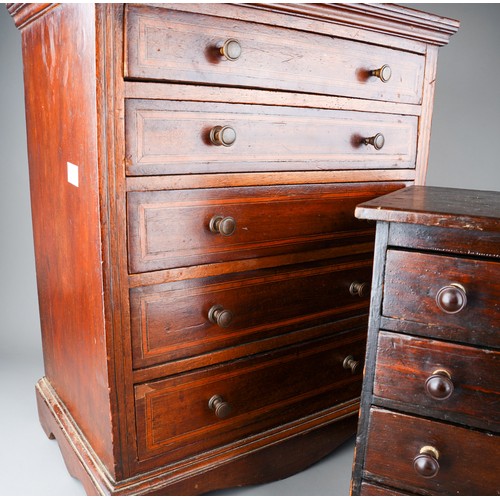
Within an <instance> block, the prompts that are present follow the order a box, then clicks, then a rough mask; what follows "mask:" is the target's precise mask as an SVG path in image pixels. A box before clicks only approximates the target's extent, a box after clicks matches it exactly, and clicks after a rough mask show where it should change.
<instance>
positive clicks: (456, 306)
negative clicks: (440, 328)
mask: <svg viewBox="0 0 500 500" xmlns="http://www.w3.org/2000/svg"><path fill="white" fill-rule="evenodd" d="M436 304H437V306H438V307H439V309H441V311H443V312H444V313H446V314H457V313H459V312H460V311H461V310H462V309H463V308H464V307H465V306H466V304H467V293H466V292H465V288H464V287H463V286H462V285H460V284H458V283H452V284H451V285H448V286H444V287H443V288H441V290H439V292H438V293H437V295H436Z"/></svg>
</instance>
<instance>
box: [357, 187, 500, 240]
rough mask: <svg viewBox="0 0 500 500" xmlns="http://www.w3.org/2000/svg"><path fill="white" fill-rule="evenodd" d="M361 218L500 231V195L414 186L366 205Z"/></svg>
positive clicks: (491, 192) (360, 209)
mask: <svg viewBox="0 0 500 500" xmlns="http://www.w3.org/2000/svg"><path fill="white" fill-rule="evenodd" d="M356 217H359V218H360V219H371V220H382V221H387V222H402V223H410V224H422V225H426V226H436V227H444V228H456V229H465V230H475V231H491V232H500V193H499V192H495V191H476V190H470V189H456V188H444V187H432V186H411V187H408V188H405V189H401V190H399V191H396V192H394V193H390V194H388V195H385V196H381V197H379V198H376V199H374V200H371V201H368V202H366V203H362V204H361V205H359V206H358V207H357V208H356Z"/></svg>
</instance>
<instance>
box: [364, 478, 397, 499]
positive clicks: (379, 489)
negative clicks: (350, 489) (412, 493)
mask: <svg viewBox="0 0 500 500" xmlns="http://www.w3.org/2000/svg"><path fill="white" fill-rule="evenodd" d="M359 494H360V495H361V496H402V495H405V493H401V492H400V491H396V490H393V489H390V488H386V487H385V486H380V485H378V484H371V483H367V482H365V481H363V482H362V483H361V490H360V493H359Z"/></svg>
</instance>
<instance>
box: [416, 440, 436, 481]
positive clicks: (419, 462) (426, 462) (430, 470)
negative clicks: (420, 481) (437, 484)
mask: <svg viewBox="0 0 500 500" xmlns="http://www.w3.org/2000/svg"><path fill="white" fill-rule="evenodd" d="M438 460H439V452H438V450H436V448H434V446H424V447H422V448H421V449H420V452H419V454H418V455H417V456H416V457H415V458H414V459H413V468H414V469H415V472H416V473H417V474H418V475H419V476H422V477H425V478H427V479H430V478H432V477H435V476H436V475H437V473H438V472H439V462H438Z"/></svg>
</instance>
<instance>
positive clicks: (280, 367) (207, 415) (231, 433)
mask: <svg viewBox="0 0 500 500" xmlns="http://www.w3.org/2000/svg"><path fill="white" fill-rule="evenodd" d="M364 343H365V332H363V331H361V332H359V331H358V332H348V333H346V334H344V335H343V336H341V337H333V338H332V339H330V340H327V341H325V340H323V341H321V342H315V343H313V344H310V345H309V346H308V345H296V346H294V347H293V348H288V349H284V350H280V351H278V352H276V351H273V352H271V353H268V354H264V355H260V356H256V357H252V358H245V359H243V360H240V361H236V362H233V363H228V364H225V365H219V366H216V367H213V368H209V369H206V370H200V371H197V372H191V373H189V374H185V375H180V376H175V377H171V378H168V379H165V380H162V381H158V382H152V383H148V384H143V385H139V386H137V387H136V389H135V397H136V409H137V427H138V436H139V437H138V440H139V442H138V447H139V457H140V459H144V458H147V457H149V456H153V455H157V454H161V453H169V457H170V459H178V458H182V457H185V456H188V455H189V454H192V453H198V452H201V451H205V450H208V449H211V448H214V447H217V446H221V445H224V444H226V443H230V442H231V441H234V440H237V439H240V438H243V437H245V436H248V435H250V434H254V433H258V432H261V431H264V430H267V429H270V428H272V427H275V426H279V425H283V424H285V423H287V422H291V421H293V420H295V419H299V418H302V417H306V416H308V415H311V414H312V413H314V412H318V411H321V410H324V409H326V408H329V407H331V406H334V405H336V404H338V403H340V402H343V401H347V400H350V399H353V398H356V397H359V393H360V391H361V373H360V374H358V375H353V374H352V373H351V371H350V370H346V369H345V368H343V366H342V365H343V360H344V359H345V358H346V356H348V355H354V356H355V357H356V358H357V359H363V358H360V356H363V350H364ZM214 395H220V396H221V397H222V398H223V399H224V401H225V402H227V403H228V404H230V405H231V408H232V410H231V412H230V414H229V416H227V417H226V418H219V417H217V416H216V415H215V413H214V412H213V411H212V410H211V409H210V408H209V405H208V403H209V401H210V399H211V398H212V396H214Z"/></svg>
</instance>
